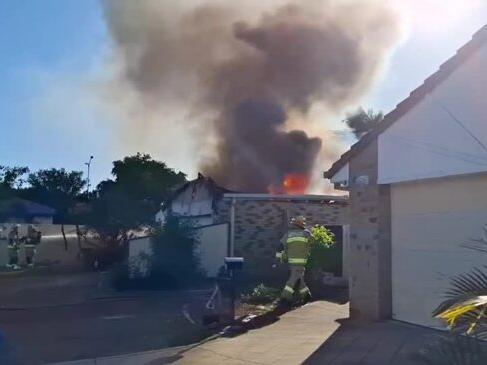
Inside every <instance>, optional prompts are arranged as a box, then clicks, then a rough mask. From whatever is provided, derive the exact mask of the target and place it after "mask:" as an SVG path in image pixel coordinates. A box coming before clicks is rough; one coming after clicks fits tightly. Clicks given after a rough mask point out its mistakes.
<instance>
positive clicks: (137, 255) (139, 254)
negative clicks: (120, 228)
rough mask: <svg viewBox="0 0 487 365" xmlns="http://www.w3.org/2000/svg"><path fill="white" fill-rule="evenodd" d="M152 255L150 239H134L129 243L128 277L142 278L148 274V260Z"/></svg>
mask: <svg viewBox="0 0 487 365" xmlns="http://www.w3.org/2000/svg"><path fill="white" fill-rule="evenodd" d="M152 254H153V251H152V242H151V237H142V238H135V239H132V240H130V241H129V258H128V261H129V276H130V277H131V278H144V277H147V276H148V275H149V273H150V269H151V268H150V258H151V256H152Z"/></svg>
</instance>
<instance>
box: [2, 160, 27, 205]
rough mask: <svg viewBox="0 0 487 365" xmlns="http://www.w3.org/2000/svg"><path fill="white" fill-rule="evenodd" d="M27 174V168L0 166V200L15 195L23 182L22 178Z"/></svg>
mask: <svg viewBox="0 0 487 365" xmlns="http://www.w3.org/2000/svg"><path fill="white" fill-rule="evenodd" d="M28 172H29V168H28V167H8V166H1V165H0V199H7V198H10V197H13V196H15V195H16V193H17V190H18V189H20V188H21V187H22V185H23V184H24V182H25V179H24V178H23V176H24V175H25V174H27V173H28Z"/></svg>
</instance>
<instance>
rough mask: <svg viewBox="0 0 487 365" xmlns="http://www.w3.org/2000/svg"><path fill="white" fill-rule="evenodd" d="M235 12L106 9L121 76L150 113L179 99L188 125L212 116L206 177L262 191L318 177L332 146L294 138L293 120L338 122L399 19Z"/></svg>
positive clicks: (350, 4)
mask: <svg viewBox="0 0 487 365" xmlns="http://www.w3.org/2000/svg"><path fill="white" fill-rule="evenodd" d="M229 3H230V4H232V5H221V3H210V2H203V3H201V2H200V4H199V5H196V4H194V3H193V2H186V3H185V5H184V6H180V5H174V4H173V5H169V4H168V2H166V1H156V0H141V1H130V0H111V1H110V0H107V1H105V10H106V16H107V20H108V24H109V28H110V30H111V32H112V35H113V38H114V40H115V44H116V46H117V50H118V55H119V57H120V59H121V62H122V65H123V68H122V74H121V77H123V78H125V79H126V80H127V81H128V85H131V86H132V87H133V88H134V89H135V90H136V92H137V94H138V95H139V96H140V101H141V103H142V104H143V105H144V108H156V106H157V105H159V104H163V103H168V102H176V103H179V102H181V101H180V100H177V99H178V98H181V99H182V100H184V101H185V102H186V103H187V105H186V108H188V109H191V111H192V113H193V114H192V115H193V116H194V118H193V121H192V122H188V123H204V119H201V120H198V113H201V114H205V113H207V112H209V113H211V115H212V116H213V118H212V122H211V125H204V126H201V125H199V126H198V131H199V133H203V132H205V131H208V130H210V131H211V132H212V136H213V137H214V139H215V140H216V150H215V152H216V153H215V154H214V157H213V158H211V159H210V160H206V161H202V163H201V168H202V169H203V172H204V173H207V174H209V175H211V176H212V177H213V178H214V179H215V180H216V181H218V182H219V183H220V184H223V185H225V186H227V187H229V188H232V189H235V190H241V191H251V192H264V191H266V190H267V188H268V187H269V186H271V185H273V186H276V185H279V184H280V183H281V182H282V180H283V178H284V176H285V175H286V174H290V173H292V174H296V173H297V174H303V175H305V176H307V177H309V176H310V175H311V172H312V170H313V167H314V165H315V161H316V159H317V156H318V155H319V153H320V149H321V148H322V147H323V148H325V149H326V148H327V141H322V140H321V139H320V138H319V136H318V137H310V136H309V135H308V134H307V133H306V132H305V131H304V130H305V129H306V126H305V125H303V126H302V128H303V130H289V128H287V127H288V125H289V124H292V122H293V120H291V119H292V118H293V117H294V116H296V115H300V116H301V117H300V119H302V120H305V119H306V116H307V115H308V112H309V110H310V108H311V107H312V106H313V105H315V104H321V105H324V106H325V107H326V108H327V110H329V111H330V113H337V112H339V111H341V110H342V109H343V108H344V107H346V106H348V105H350V103H352V102H354V101H356V100H357V98H359V97H360V96H361V95H362V94H363V93H364V91H366V89H367V88H368V87H369V86H370V83H371V82H372V81H373V79H374V77H375V75H376V74H377V71H378V69H379V68H380V66H381V63H382V60H383V58H384V56H385V52H386V51H387V49H388V48H389V47H390V46H391V44H392V43H393V41H394V39H395V36H396V34H397V29H396V26H395V23H394V22H395V18H394V16H393V13H392V12H391V11H390V9H388V8H387V7H385V6H383V5H381V4H380V3H378V2H377V1H369V2H367V1H363V0H362V1H361V0H356V1H344V2H343V3H346V4H347V5H343V3H342V5H340V6H339V5H336V4H337V2H335V1H333V0H326V1H325V0H323V1H309V2H307V5H304V4H301V3H300V4H299V5H298V4H287V5H286V4H284V5H283V4H277V5H276V4H274V3H275V2H270V1H269V4H268V5H269V6H268V8H267V9H266V11H262V10H263V9H262V8H259V7H257V6H255V7H254V8H252V7H247V8H245V7H244V6H243V5H239V4H238V2H236V1H233V2H229ZM302 3H304V1H303V2H302ZM244 8H245V9H244ZM249 9H251V10H249ZM161 123H163V122H162V121H161ZM294 124H295V123H294ZM202 135H203V134H201V135H200V136H202ZM202 140H203V138H202ZM202 145H203V144H202Z"/></svg>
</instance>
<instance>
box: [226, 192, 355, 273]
mask: <svg viewBox="0 0 487 365" xmlns="http://www.w3.org/2000/svg"><path fill="white" fill-rule="evenodd" d="M230 204H231V199H229V198H226V199H224V200H223V201H221V202H220V203H219V205H218V209H217V212H218V213H217V216H218V218H217V219H218V221H219V222H230ZM294 215H304V216H305V217H306V218H307V219H308V222H309V224H311V225H313V224H322V225H344V224H348V220H349V218H348V204H347V203H346V202H335V203H328V202H325V201H323V202H322V201H307V202H303V201H301V202H300V201H285V200H275V199H269V200H262V199H252V198H237V199H236V203H235V238H234V239H235V241H234V250H235V255H237V256H243V257H244V258H245V260H246V268H247V269H248V270H252V271H253V272H259V273H261V274H262V275H264V274H265V273H267V272H269V271H270V270H271V266H272V264H274V263H275V252H276V248H277V247H278V245H279V241H280V239H281V237H282V235H283V234H284V233H285V232H286V230H287V225H288V221H289V218H290V217H292V216H294Z"/></svg>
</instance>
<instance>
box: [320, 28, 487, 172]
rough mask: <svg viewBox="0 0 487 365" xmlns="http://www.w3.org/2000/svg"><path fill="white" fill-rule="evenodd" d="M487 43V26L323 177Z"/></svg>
mask: <svg viewBox="0 0 487 365" xmlns="http://www.w3.org/2000/svg"><path fill="white" fill-rule="evenodd" d="M486 42H487V24H486V25H484V26H483V27H482V28H480V30H478V31H477V32H476V33H475V34H474V35H473V36H472V39H471V40H470V41H469V42H468V43H467V44H465V45H464V46H463V47H462V48H460V49H459V50H458V51H457V53H456V54H455V55H454V56H453V57H452V58H450V59H449V60H448V61H446V62H445V63H443V64H442V65H441V66H440V68H439V69H438V71H436V72H435V73H434V74H432V75H431V76H430V77H428V78H427V79H426V80H425V81H424V82H423V84H422V85H421V86H419V87H418V88H416V89H415V90H413V91H412V92H411V93H410V94H409V96H408V97H407V98H406V99H404V100H403V101H402V102H401V103H399V104H397V106H396V108H395V109H394V110H392V111H391V112H390V113H388V114H386V115H385V116H384V120H383V121H382V122H381V123H379V124H378V125H377V126H375V127H374V128H373V129H372V130H371V131H370V132H368V133H367V134H366V135H364V136H363V137H362V138H361V139H360V140H359V141H358V142H356V143H355V144H354V145H352V147H350V149H349V150H348V151H347V152H345V153H344V154H343V155H341V157H340V159H339V160H338V161H336V162H335V163H334V164H333V165H332V166H331V168H330V169H329V170H328V171H325V172H324V174H323V176H324V177H325V178H327V179H330V178H331V177H333V175H335V174H336V173H337V172H338V171H339V170H340V169H341V168H342V167H343V166H345V165H346V164H347V162H348V161H350V160H351V159H352V158H354V157H355V156H356V155H358V154H359V153H360V152H362V151H363V150H364V149H365V147H367V146H368V145H369V144H370V143H371V142H372V141H374V140H375V139H376V138H377V136H378V135H379V134H381V133H382V132H384V131H385V130H386V129H387V128H389V127H390V126H391V125H392V124H394V123H395V122H396V121H397V120H398V119H399V118H401V117H402V116H403V115H404V114H406V113H407V112H408V111H410V110H411V109H412V108H413V107H414V106H416V105H417V104H418V103H419V102H420V101H421V100H423V99H424V97H425V96H426V95H427V94H429V93H430V92H431V91H433V90H434V89H435V88H436V87H437V86H438V85H439V84H441V83H442V82H443V81H444V80H446V79H447V78H448V77H449V76H450V75H451V74H452V73H453V72H454V71H455V70H457V69H458V67H459V66H461V65H462V64H463V63H464V62H465V61H466V60H468V59H469V58H470V57H471V56H472V55H474V54H475V53H476V52H477V51H478V50H479V49H480V48H481V47H482V46H483V45H484V44H485V43H486Z"/></svg>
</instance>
